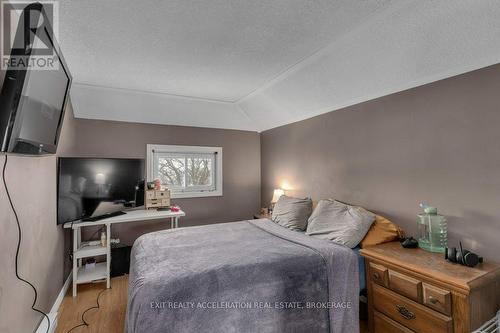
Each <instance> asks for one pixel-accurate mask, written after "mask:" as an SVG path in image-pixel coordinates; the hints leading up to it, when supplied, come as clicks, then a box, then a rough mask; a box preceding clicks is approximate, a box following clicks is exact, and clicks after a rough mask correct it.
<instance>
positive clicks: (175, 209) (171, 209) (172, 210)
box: [170, 205, 181, 213]
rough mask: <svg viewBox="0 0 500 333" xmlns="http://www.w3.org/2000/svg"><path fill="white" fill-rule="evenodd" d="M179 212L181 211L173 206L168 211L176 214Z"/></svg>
mask: <svg viewBox="0 0 500 333" xmlns="http://www.w3.org/2000/svg"><path fill="white" fill-rule="evenodd" d="M180 210H181V209H180V208H179V206H175V205H174V206H171V207H170V211H171V212H174V213H176V212H178V211H180Z"/></svg>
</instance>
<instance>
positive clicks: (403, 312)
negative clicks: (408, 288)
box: [396, 305, 416, 320]
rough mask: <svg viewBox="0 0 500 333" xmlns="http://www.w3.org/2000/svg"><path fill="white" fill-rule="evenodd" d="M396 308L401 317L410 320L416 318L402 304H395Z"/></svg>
mask: <svg viewBox="0 0 500 333" xmlns="http://www.w3.org/2000/svg"><path fill="white" fill-rule="evenodd" d="M396 309H397V310H398V312H399V314H400V315H401V317H403V318H404V319H406V320H412V319H415V318H416V317H415V314H414V313H413V312H411V311H410V310H408V309H407V308H405V307H404V306H401V305H396Z"/></svg>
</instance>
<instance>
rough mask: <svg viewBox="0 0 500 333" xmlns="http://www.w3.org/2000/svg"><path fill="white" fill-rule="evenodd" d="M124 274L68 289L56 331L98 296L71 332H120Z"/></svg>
mask: <svg viewBox="0 0 500 333" xmlns="http://www.w3.org/2000/svg"><path fill="white" fill-rule="evenodd" d="M127 287H128V277H127V276H121V277H116V278H113V279H111V289H108V290H106V285H105V284H104V283H95V284H86V285H81V286H78V296H77V297H75V298H73V297H72V295H71V288H70V289H69V290H68V293H67V294H66V296H65V297H64V300H63V302H62V304H61V308H60V309H59V319H58V325H57V329H56V333H68V331H69V330H71V328H73V327H75V326H76V325H79V324H82V321H81V317H82V313H83V312H84V311H85V310H86V309H88V308H89V307H92V306H96V305H97V304H96V299H97V296H98V295H99V293H100V292H101V291H103V290H104V291H103V292H102V294H101V296H100V297H99V305H100V306H99V309H92V310H89V311H87V312H86V314H85V316H84V318H85V321H86V322H87V323H88V324H89V326H80V327H78V328H75V329H73V330H72V331H71V333H122V332H123V327H124V322H125V309H126V307H127ZM361 333H368V331H367V330H366V322H365V321H361Z"/></svg>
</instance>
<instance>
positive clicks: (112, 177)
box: [57, 157, 145, 224]
mask: <svg viewBox="0 0 500 333" xmlns="http://www.w3.org/2000/svg"><path fill="white" fill-rule="evenodd" d="M144 165H145V163H144V160H143V159H121V158H80V157H69V158H68V157H61V158H59V162H58V199H57V223H58V224H63V223H67V222H72V221H76V220H80V219H94V220H98V219H100V218H103V217H109V215H110V214H112V213H116V212H119V211H122V210H123V209H127V208H132V207H138V206H142V205H144V175H145V169H144Z"/></svg>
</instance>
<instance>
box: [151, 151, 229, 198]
mask: <svg viewBox="0 0 500 333" xmlns="http://www.w3.org/2000/svg"><path fill="white" fill-rule="evenodd" d="M147 168H148V170H147V178H148V181H152V180H153V179H157V178H158V179H160V181H161V183H162V185H163V186H165V187H167V188H168V189H170V191H171V194H172V198H193V197H209V196H222V148H221V147H196V146H166V145H147Z"/></svg>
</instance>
